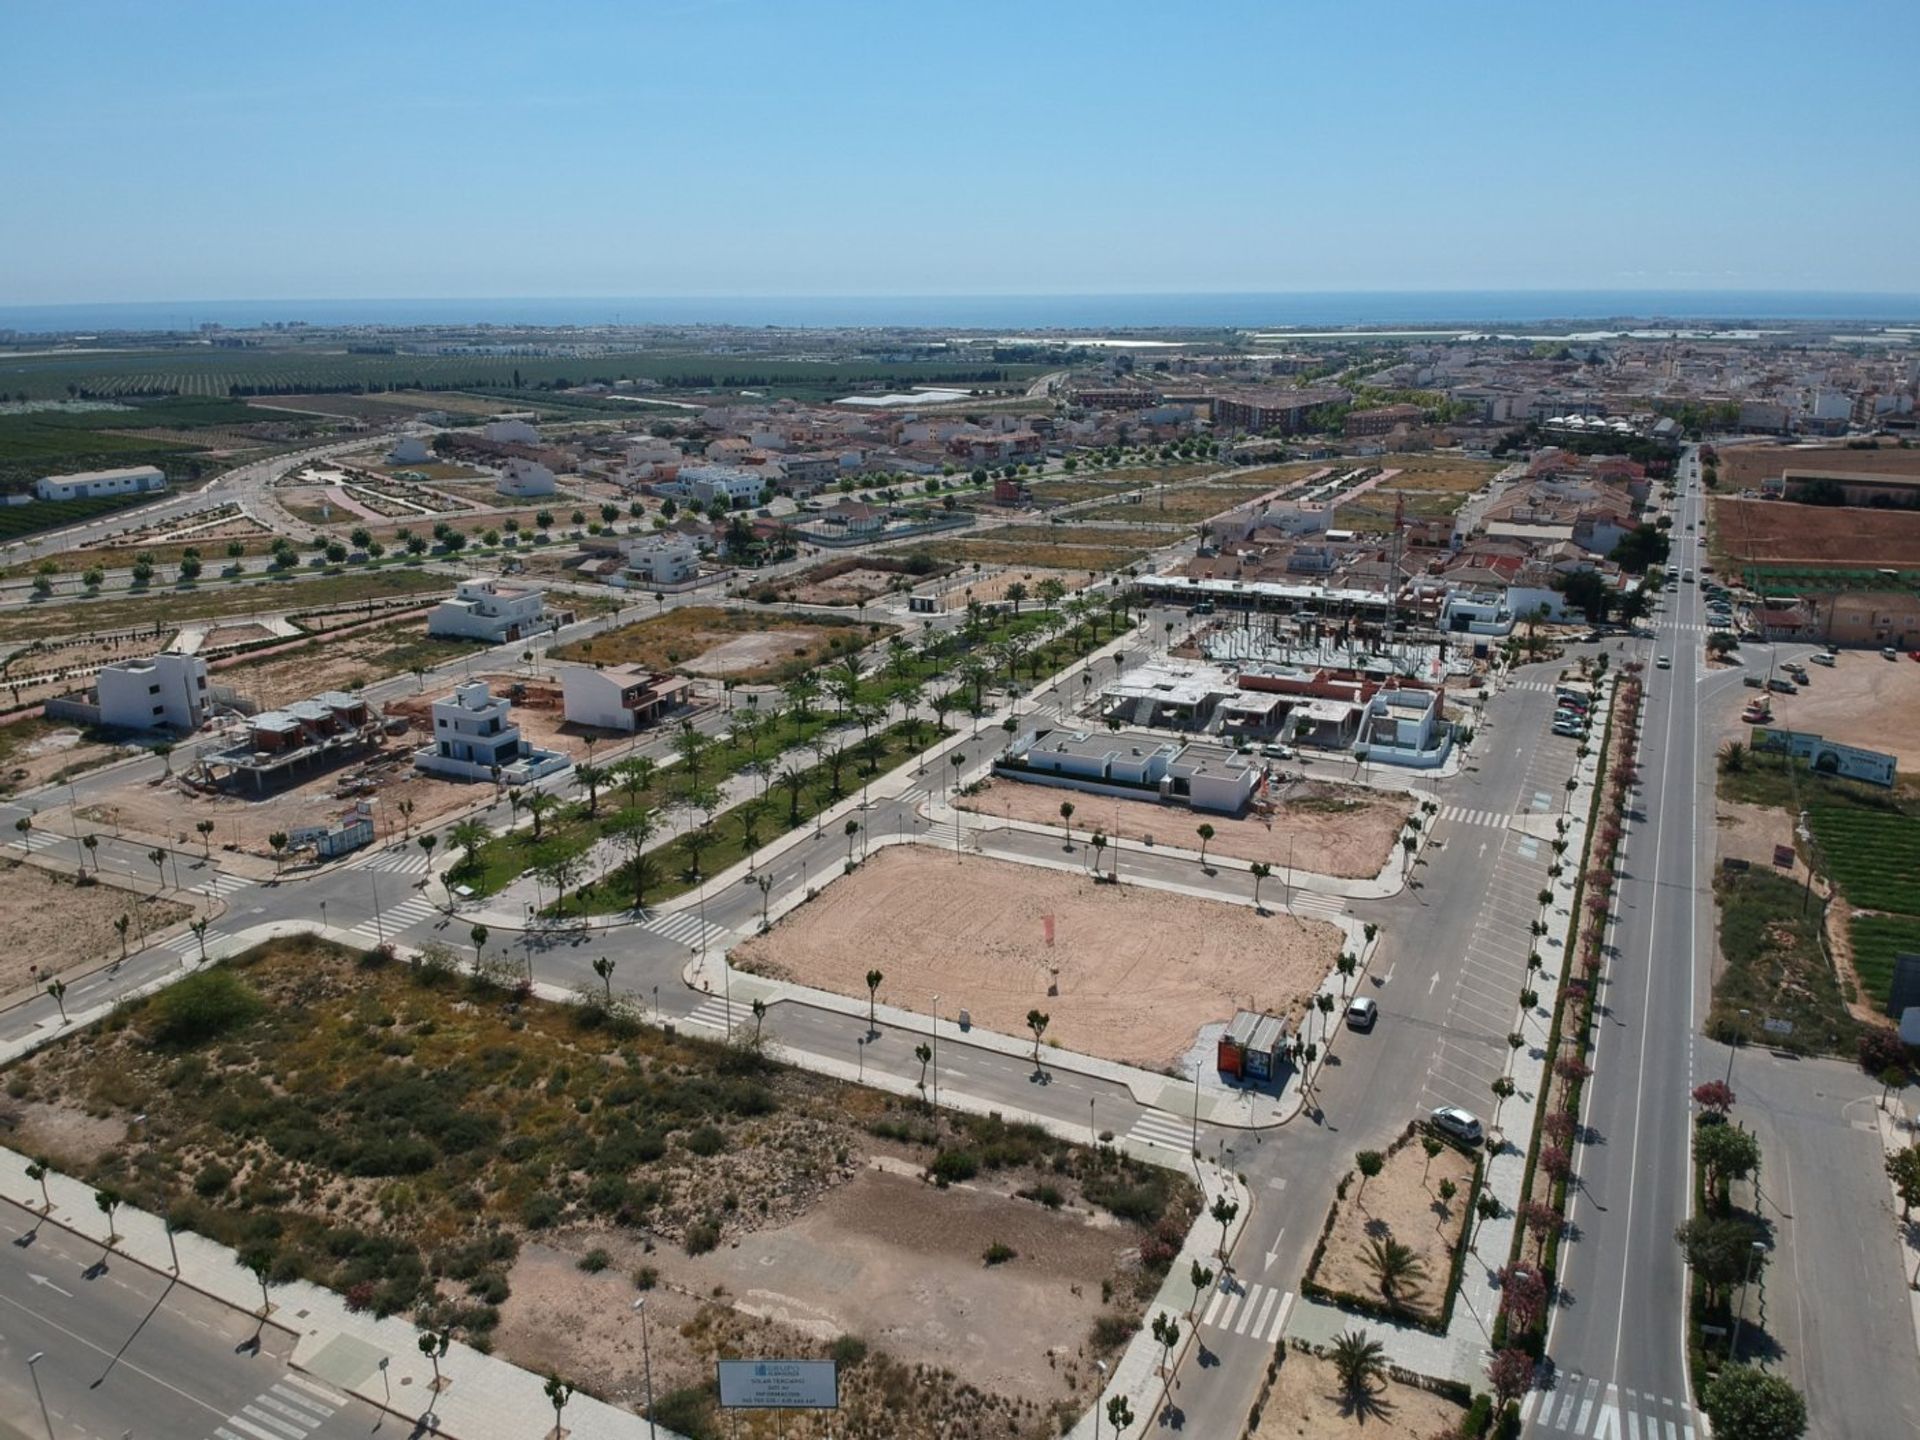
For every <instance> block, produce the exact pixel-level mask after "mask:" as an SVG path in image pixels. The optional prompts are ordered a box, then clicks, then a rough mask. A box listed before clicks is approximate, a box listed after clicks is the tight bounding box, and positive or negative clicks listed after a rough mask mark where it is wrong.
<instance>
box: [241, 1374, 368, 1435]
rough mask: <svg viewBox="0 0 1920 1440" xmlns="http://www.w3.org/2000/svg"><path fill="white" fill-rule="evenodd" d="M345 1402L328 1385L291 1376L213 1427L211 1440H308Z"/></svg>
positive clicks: (298, 1376)
mask: <svg viewBox="0 0 1920 1440" xmlns="http://www.w3.org/2000/svg"><path fill="white" fill-rule="evenodd" d="M346 1403H347V1397H346V1396H344V1395H341V1394H338V1393H337V1392H335V1391H333V1390H330V1389H328V1388H327V1387H326V1386H325V1385H320V1384H317V1383H315V1382H314V1381H312V1380H309V1379H307V1378H306V1377H305V1376H302V1375H294V1374H288V1375H285V1376H283V1377H282V1378H281V1379H280V1380H279V1382H278V1383H276V1384H273V1385H269V1386H268V1387H267V1388H266V1389H265V1390H262V1391H261V1392H260V1393H259V1394H258V1395H256V1396H254V1397H253V1400H252V1401H251V1402H250V1403H249V1404H246V1405H242V1406H241V1407H240V1408H239V1410H237V1411H235V1412H234V1413H233V1414H231V1415H229V1416H228V1417H227V1418H226V1419H225V1420H224V1421H222V1422H221V1423H220V1424H218V1425H216V1426H214V1427H213V1437H212V1440H306V1437H307V1436H308V1435H309V1434H310V1433H311V1432H312V1431H314V1430H316V1429H318V1428H319V1427H320V1426H322V1425H324V1424H325V1423H326V1422H327V1421H328V1420H329V1419H331V1418H332V1416H333V1412H334V1411H336V1410H338V1409H339V1408H340V1407H341V1406H342V1405H344V1404H346Z"/></svg>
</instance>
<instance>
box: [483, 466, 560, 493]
mask: <svg viewBox="0 0 1920 1440" xmlns="http://www.w3.org/2000/svg"><path fill="white" fill-rule="evenodd" d="M493 488H494V489H495V490H496V491H498V492H499V493H500V494H502V495H512V496H514V497H516V498H518V499H521V500H532V499H537V498H538V497H539V496H542V495H551V494H553V493H554V492H555V491H556V490H558V489H559V488H560V487H559V486H558V484H556V483H555V481H554V478H553V471H551V470H549V469H548V468H547V467H546V466H544V465H542V464H540V463H539V462H538V461H536V460H523V459H521V458H520V457H519V456H518V455H514V456H510V457H509V458H508V460H507V465H506V468H505V469H504V470H502V471H501V472H500V478H499V480H497V481H496V482H495V483H494V487H493Z"/></svg>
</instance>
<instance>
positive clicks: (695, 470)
mask: <svg viewBox="0 0 1920 1440" xmlns="http://www.w3.org/2000/svg"><path fill="white" fill-rule="evenodd" d="M712 448H713V447H712V446H709V447H708V449H709V450H711V449H712ZM772 483H773V477H772V476H771V475H769V474H767V473H766V472H765V471H761V470H747V469H743V468H741V467H739V466H737V465H682V466H681V467H680V476H679V484H680V491H681V493H682V494H684V495H686V496H687V497H689V498H690V499H693V500H697V501H699V502H700V503H701V504H702V505H711V504H712V503H713V502H714V501H715V500H720V501H723V502H724V503H725V504H726V506H727V508H728V509H729V510H737V509H739V508H740V507H742V506H745V505H758V504H759V503H760V495H761V493H762V492H763V491H764V490H766V489H767V487H768V486H770V485H771V484H772Z"/></svg>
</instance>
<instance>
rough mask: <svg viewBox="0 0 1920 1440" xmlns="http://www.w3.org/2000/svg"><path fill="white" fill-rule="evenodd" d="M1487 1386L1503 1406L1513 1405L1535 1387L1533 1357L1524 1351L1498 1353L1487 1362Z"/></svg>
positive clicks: (1512, 1350)
mask: <svg viewBox="0 0 1920 1440" xmlns="http://www.w3.org/2000/svg"><path fill="white" fill-rule="evenodd" d="M1487 1384H1488V1385H1489V1386H1491V1387H1492V1389H1493V1393H1494V1395H1495V1396H1496V1397H1498V1399H1499V1401H1500V1403H1501V1404H1502V1405H1503V1406H1504V1405H1511V1404H1513V1403H1514V1402H1515V1401H1517V1400H1519V1398H1520V1397H1521V1396H1522V1395H1524V1394H1526V1393H1527V1391H1528V1390H1529V1389H1530V1388H1531V1387H1532V1385H1533V1357H1532V1356H1531V1355H1529V1354H1528V1353H1527V1352H1526V1351H1524V1350H1515V1349H1507V1350H1502V1351H1500V1352H1498V1353H1497V1354H1496V1355H1495V1356H1494V1357H1493V1359H1492V1360H1490V1361H1488V1362H1487Z"/></svg>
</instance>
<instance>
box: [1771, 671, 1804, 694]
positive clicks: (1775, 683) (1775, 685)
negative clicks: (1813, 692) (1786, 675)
mask: <svg viewBox="0 0 1920 1440" xmlns="http://www.w3.org/2000/svg"><path fill="white" fill-rule="evenodd" d="M1767 689H1769V690H1772V691H1775V692H1777V693H1779V694H1781V695H1798V694H1799V693H1800V687H1799V686H1798V685H1796V684H1794V683H1793V682H1792V681H1791V680H1782V679H1781V678H1780V677H1779V676H1778V675H1776V676H1774V677H1773V678H1772V679H1771V680H1769V681H1767Z"/></svg>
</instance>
